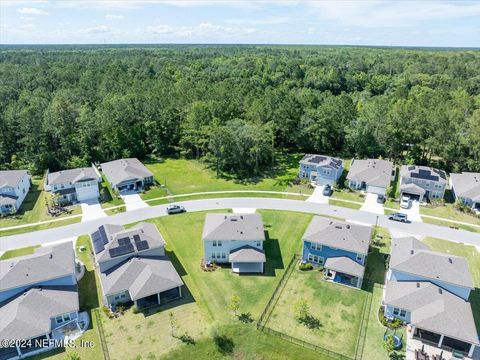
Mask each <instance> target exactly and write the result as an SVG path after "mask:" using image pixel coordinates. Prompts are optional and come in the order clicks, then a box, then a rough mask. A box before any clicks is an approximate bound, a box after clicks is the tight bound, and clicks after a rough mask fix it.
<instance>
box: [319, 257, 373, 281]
mask: <svg viewBox="0 0 480 360" xmlns="http://www.w3.org/2000/svg"><path fill="white" fill-rule="evenodd" d="M324 267H325V269H330V270H334V271H339V272H341V273H345V274H348V275H353V276H356V277H359V278H363V274H364V273H365V267H364V266H362V265H360V264H359V263H357V262H356V261H353V260H352V259H350V258H349V257H346V256H339V257H329V258H328V259H327V261H325V266H324Z"/></svg>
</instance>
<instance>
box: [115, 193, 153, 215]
mask: <svg viewBox="0 0 480 360" xmlns="http://www.w3.org/2000/svg"><path fill="white" fill-rule="evenodd" d="M120 196H121V198H122V199H123V201H124V202H125V205H126V209H127V211H130V210H136V209H141V208H144V207H148V204H147V203H146V202H145V201H143V200H142V198H141V197H140V195H139V194H138V193H137V192H135V191H129V192H125V193H122V194H120Z"/></svg>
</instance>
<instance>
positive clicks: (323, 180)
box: [300, 154, 343, 186]
mask: <svg viewBox="0 0 480 360" xmlns="http://www.w3.org/2000/svg"><path fill="white" fill-rule="evenodd" d="M342 173H343V160H341V159H337V158H334V157H331V156H327V155H315V154H307V155H305V156H304V157H303V158H302V160H300V178H301V179H308V180H310V181H312V182H314V183H315V184H317V185H327V184H328V185H330V186H334V185H335V184H336V183H337V181H338V179H340V177H341V176H342Z"/></svg>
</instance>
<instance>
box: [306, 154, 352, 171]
mask: <svg viewBox="0 0 480 360" xmlns="http://www.w3.org/2000/svg"><path fill="white" fill-rule="evenodd" d="M300 163H301V164H305V165H315V166H327V167H331V168H333V169H340V168H341V167H342V166H343V160H342V159H338V158H334V157H331V156H328V155H317V154H306V155H304V156H303V158H302V160H300Z"/></svg>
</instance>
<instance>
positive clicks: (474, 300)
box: [469, 288, 480, 332]
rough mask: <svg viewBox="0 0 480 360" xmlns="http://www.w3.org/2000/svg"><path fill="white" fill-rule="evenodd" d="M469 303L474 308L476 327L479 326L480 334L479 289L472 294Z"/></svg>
mask: <svg viewBox="0 0 480 360" xmlns="http://www.w3.org/2000/svg"><path fill="white" fill-rule="evenodd" d="M469 301H470V304H471V306H472V312H473V318H474V319H475V325H476V326H477V330H478V331H479V332H480V289H479V288H475V289H474V290H473V291H472V292H471V293H470V298H469Z"/></svg>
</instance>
